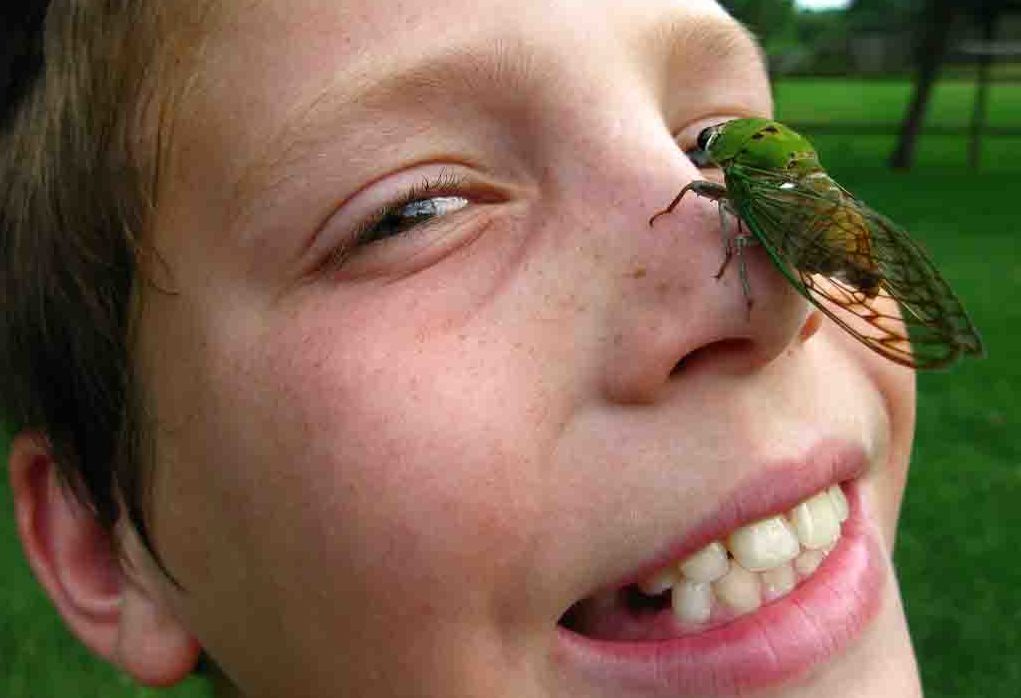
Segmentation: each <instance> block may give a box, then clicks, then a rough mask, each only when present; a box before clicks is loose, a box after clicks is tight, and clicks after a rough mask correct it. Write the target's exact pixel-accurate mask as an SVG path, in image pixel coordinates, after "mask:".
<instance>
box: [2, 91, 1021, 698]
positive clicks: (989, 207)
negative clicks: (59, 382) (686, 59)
mask: <svg viewBox="0 0 1021 698" xmlns="http://www.w3.org/2000/svg"><path fill="white" fill-rule="evenodd" d="M969 90H970V88H969V87H968V86H967V85H961V84H953V83H952V84H947V85H941V86H940V87H939V89H938V90H937V95H936V100H935V101H934V107H935V110H934V112H933V114H932V116H931V118H930V123H938V124H943V125H959V124H963V123H966V121H967V114H968V109H969V108H970V107H969V104H970V101H969V100H970V93H969ZM777 95H778V99H777V104H778V113H779V117H780V118H781V119H784V120H790V121H803V122H807V121H816V122H822V121H840V120H846V121H855V120H874V121H878V122H883V123H895V122H896V121H897V120H898V119H899V118H900V114H901V112H902V110H903V103H904V100H905V99H907V95H908V86H907V84H906V83H899V84H898V83H875V84H864V83H861V82H856V81H843V80H841V81H836V80H834V81H818V80H814V81H809V80H797V81H790V82H785V83H783V84H780V85H778V88H777ZM992 95H993V98H992V104H993V105H994V109H993V111H992V115H993V116H994V117H995V119H993V118H992V117H991V122H995V123H997V124H999V125H1004V126H1019V127H1021V86H1010V85H1001V84H997V85H994V86H993V93H992ZM813 140H814V141H815V142H816V144H817V146H818V147H819V150H820V152H821V154H822V158H823V162H824V163H825V164H826V165H827V166H828V168H829V169H830V170H831V172H832V173H833V174H834V175H835V176H836V177H837V178H838V179H839V180H840V181H841V182H843V183H845V185H846V186H848V187H849V188H851V189H852V190H853V191H855V192H856V193H858V194H859V196H861V197H862V198H863V199H864V200H866V201H868V202H870V203H871V204H872V205H873V206H874V207H875V208H876V209H878V210H880V211H882V212H884V213H886V214H887V215H889V216H890V217H892V218H893V219H894V220H896V221H898V222H900V223H901V224H903V225H904V226H905V227H907V228H908V229H909V230H911V231H912V233H913V235H914V236H915V237H916V238H918V239H919V240H921V241H922V242H923V243H924V244H925V245H926V247H928V248H929V250H930V251H931V252H932V255H933V257H934V258H935V259H936V261H937V263H938V264H939V266H940V268H941V269H942V270H943V271H944V274H945V275H946V277H947V278H948V279H949V280H950V281H951V283H952V284H953V286H954V287H955V288H956V289H957V291H958V293H959V294H960V295H961V297H962V298H963V299H964V300H965V302H966V305H967V307H968V309H969V310H970V312H971V314H972V316H973V318H974V320H975V322H976V324H977V325H978V327H979V328H980V329H981V331H982V333H983V337H984V339H985V340H986V343H987V345H988V350H989V357H988V358H987V359H985V360H983V361H969V362H966V363H964V364H962V365H960V366H958V367H957V368H955V369H954V370H953V371H951V372H946V373H937V374H932V375H927V374H926V375H921V376H920V377H919V402H918V429H917V438H916V443H915V453H914V459H913V466H912V471H911V476H910V480H909V485H908V489H907V494H906V497H905V501H904V508H903V515H902V525H901V529H900V534H899V538H898V545H897V550H896V562H897V567H898V570H899V575H900V580H901V585H902V591H903V596H904V600H905V604H906V607H907V613H908V617H909V621H910V626H911V632H912V635H913V638H914V641H915V646H916V650H917V652H918V656H919V663H920V665H921V669H922V675H923V680H924V683H925V688H926V695H927V696H928V698H957V697H964V696H969V697H970V696H983V697H984V698H999V697H1003V698H1007V697H1008V696H1013V695H1016V691H1017V686H1018V685H1021V660H1019V659H1018V658H1019V656H1021V604H1019V603H1018V599H1019V592H1018V590H1019V589H1021V564H1019V563H1018V562H1017V561H1016V560H1017V558H1016V557H1015V545H1016V543H1015V537H1016V535H1017V532H1019V531H1021V506H1019V505H1018V502H1019V501H1021V437H1019V434H1021V417H1019V415H1021V401H1019V399H1018V396H1017V394H1018V391H1019V389H1021V362H1019V361H1018V360H1017V359H1018V358H1019V357H1021V333H1019V332H1017V330H1016V328H1018V327H1021V302H1018V293H1019V291H1021V254H1019V253H1018V251H1017V248H1018V242H1017V240H1018V238H1017V231H1018V229H1019V226H1018V224H1017V222H1016V211H1017V209H1018V198H1019V196H1021V164H1019V163H1021V138H1011V139H1008V138H989V139H987V140H986V141H985V146H984V155H983V167H982V169H981V171H980V172H972V171H970V170H968V169H966V167H965V166H964V165H965V153H966V144H965V140H964V139H963V138H960V137H942V136H928V137H923V138H922V140H921V142H920V151H919V158H918V163H919V165H918V167H917V169H916V170H915V171H914V172H911V173H909V174H903V173H894V172H890V171H888V170H887V169H885V161H886V158H887V156H888V154H889V151H890V149H891V147H892V145H893V139H892V138H889V137H883V136H867V137H861V136H832V135H828V136H818V137H816V138H813ZM3 452H6V445H5V444H4V443H3V442H2V440H0V453H3ZM0 568H2V569H3V570H4V581H3V583H2V584H0V696H3V697H4V698H58V697H59V698H64V697H65V696H66V697H68V698H71V697H74V698H93V697H96V698H99V697H100V696H102V698H126V697H129V696H130V697H133V698H138V697H141V696H156V695H160V696H169V697H172V698H174V697H176V698H185V697H187V698H198V697H199V696H205V695H207V692H206V688H205V685H204V684H203V683H202V682H199V681H192V682H189V683H188V684H187V685H185V686H182V687H179V688H176V689H173V690H171V691H152V690H146V689H141V688H138V687H135V686H132V685H131V684H130V682H129V681H128V680H127V679H126V678H125V677H123V676H122V675H121V674H119V673H117V672H116V671H115V670H113V669H111V668H109V667H108V666H106V665H105V664H104V663H102V662H100V661H98V660H96V659H94V658H92V657H91V656H90V655H89V654H88V652H87V651H86V650H85V649H83V648H82V647H81V646H80V645H79V644H78V643H77V642H76V641H75V640H73V639H72V638H71V637H70V636H69V635H68V633H67V631H65V630H64V628H63V626H62V624H61V623H60V621H59V620H58V618H57V616H56V613H55V612H54V611H53V609H52V607H51V605H50V603H49V601H48V600H47V599H46V598H45V597H44V596H43V594H42V592H41V591H39V589H38V588H37V587H36V585H35V583H34V581H33V579H32V577H31V575H30V573H29V571H28V568H27V565H26V564H25V562H24V559H23V556H22V555H21V552H20V547H19V546H18V544H17V542H16V539H15V535H14V526H13V519H12V516H11V504H10V493H9V491H8V487H7V484H6V478H0Z"/></svg>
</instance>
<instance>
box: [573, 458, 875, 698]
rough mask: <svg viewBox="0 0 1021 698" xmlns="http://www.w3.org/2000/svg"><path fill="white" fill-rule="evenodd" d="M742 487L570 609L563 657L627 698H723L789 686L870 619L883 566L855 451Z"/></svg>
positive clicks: (862, 461) (785, 467)
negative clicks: (637, 696)
mask: <svg viewBox="0 0 1021 698" xmlns="http://www.w3.org/2000/svg"><path fill="white" fill-rule="evenodd" d="M809 455H810V457H809V458H806V459H805V460H803V461H801V462H798V463H785V464H780V465H779V466H778V467H776V468H771V469H769V470H767V471H766V472H765V473H764V474H763V475H760V476H758V477H756V478H755V479H754V480H753V481H751V482H747V483H744V484H743V485H742V486H740V487H738V488H737V490H735V492H734V493H733V494H732V495H731V496H730V497H728V498H727V499H726V500H725V501H724V503H723V505H722V506H721V507H720V508H719V509H718V510H717V512H716V513H715V514H714V515H712V516H710V517H709V518H708V519H707V520H706V521H704V522H703V523H702V524H701V525H699V526H697V527H696V528H695V529H694V530H693V531H692V532H691V533H690V534H689V535H687V536H685V537H683V538H682V539H681V540H680V542H678V543H676V544H674V545H670V546H668V547H667V548H666V549H665V550H664V552H663V553H662V554H660V555H657V556H655V557H654V558H653V559H652V560H650V562H649V563H647V564H645V565H642V566H640V567H639V568H638V569H637V570H635V571H634V572H633V573H632V574H629V575H627V576H626V577H625V578H623V579H621V580H618V581H616V582H614V583H612V584H610V585H606V586H602V587H600V588H599V589H597V590H596V591H594V592H593V593H592V594H590V595H588V596H586V597H585V598H583V599H581V600H579V601H577V602H576V603H574V604H572V605H571V607H570V608H569V609H568V610H567V611H566V612H565V613H564V614H563V615H562V616H561V618H560V621H559V623H558V636H559V640H560V643H559V649H560V651H561V652H562V653H563V656H564V657H565V658H567V659H569V660H570V661H571V662H572V663H574V664H576V665H577V666H580V668H581V670H582V671H583V672H584V673H587V674H590V675H593V674H594V675H595V676H596V677H597V678H598V679H599V680H600V682H603V683H605V682H610V683H616V684H618V685H619V687H620V689H621V691H622V692H624V691H627V690H641V691H643V692H646V693H648V692H651V693H652V694H653V695H660V694H661V695H670V696H678V695H725V694H728V693H732V692H746V691H749V690H754V689H761V688H766V687H771V686H775V685H777V684H779V683H783V682H785V681H789V680H792V679H794V678H796V677H797V676H799V675H801V674H803V673H805V672H807V671H808V670H809V669H811V668H812V667H814V666H817V665H818V664H820V663H821V662H823V661H825V660H827V659H828V658H829V657H831V656H833V655H835V654H837V653H838V652H840V651H841V650H842V649H844V648H845V647H846V646H847V645H848V644H849V643H850V642H851V641H852V640H853V639H854V638H855V637H857V636H858V635H860V634H861V633H862V632H863V630H864V628H865V627H866V626H867V625H868V622H869V621H870V620H871V619H872V617H874V616H875V614H876V613H877V612H878V609H879V606H880V599H881V598H882V587H883V582H884V579H885V577H884V568H883V564H882V553H881V548H880V546H879V543H878V538H877V535H876V533H875V531H874V527H873V526H872V525H871V524H870V520H869V518H868V516H867V502H866V499H865V496H864V493H863V488H862V486H861V482H860V476H861V475H862V474H863V473H864V472H865V470H866V468H867V461H866V458H865V455H864V453H863V452H862V451H861V450H860V449H855V448H848V447H846V445H834V444H829V445H823V446H821V447H819V448H816V449H814V450H813V452H812V453H811V454H809Z"/></svg>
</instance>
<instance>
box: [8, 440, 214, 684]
mask: <svg viewBox="0 0 1021 698" xmlns="http://www.w3.org/2000/svg"><path fill="white" fill-rule="evenodd" d="M9 471H10V480H11V491H12V493H13V497H14V508H15V517H16V519H17V526H18V534H19V536H20V538H21V543H22V547H23V548H24V551H25V555H26V557H27V559H28V563H29V565H30V566H31V568H32V571H33V572H34V573H35V576H36V578H37V579H38V580H39V583H40V584H41V585H42V586H43V588H44V589H45V590H46V592H47V594H48V595H49V597H50V599H51V600H52V601H53V604H54V606H56V608H57V611H58V612H59V613H60V615H61V616H62V617H63V619H64V622H65V623H66V624H67V625H68V627H69V628H70V630H71V631H72V632H73V633H74V634H75V635H76V636H77V637H78V639H79V640H81V642H82V643H84V644H85V645H86V646H87V647H88V648H89V649H91V650H92V651H93V652H95V653H96V654H98V655H100V656H101V657H104V658H105V659H107V660H108V661H111V662H113V663H115V664H117V665H118V666H119V667H120V668H121V669H123V670H124V671H126V672H127V673H129V674H130V675H131V676H132V677H133V678H135V679H136V680H137V681H139V682H140V683H143V684H148V685H153V686H168V685H171V684H174V683H177V682H178V681H180V680H181V679H183V678H184V677H185V676H187V675H188V673H189V672H190V670H191V668H192V667H193V666H194V664H195V662H196V660H197V658H198V654H199V650H200V648H199V645H198V643H197V642H196V641H195V639H194V638H192V637H191V636H190V634H188V633H187V631H186V630H185V629H184V628H183V626H181V625H180V623H179V622H178V621H177V620H176V619H175V618H174V617H173V615H172V614H171V613H170V611H169V609H167V608H166V607H165V604H164V603H163V600H162V598H161V597H160V596H159V595H158V594H157V593H156V589H155V585H154V584H153V585H148V584H146V582H145V581H143V579H142V577H141V575H137V574H128V571H127V570H126V569H125V567H124V564H123V562H122V561H121V559H120V558H119V557H118V555H117V552H116V546H115V544H114V535H115V534H114V533H113V532H111V531H108V530H106V529H105V528H104V527H103V526H101V525H100V524H99V522H98V521H97V520H96V518H95V516H94V515H93V513H92V512H91V511H90V510H89V509H88V507H86V506H85V505H83V504H82V503H81V502H79V501H78V499H77V498H76V497H75V496H74V494H73V493H71V492H69V491H68V488H67V487H66V486H65V484H64V483H63V482H62V481H61V479H60V478H59V476H58V472H57V466H56V462H55V461H54V458H53V455H52V452H51V449H50V447H49V443H48V441H47V439H46V438H45V437H43V436H42V435H40V434H37V433H31V432H22V433H21V434H18V435H17V436H16V437H15V438H14V440H13V442H12V444H11V452H10V459H9Z"/></svg>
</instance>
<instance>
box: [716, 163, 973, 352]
mask: <svg viewBox="0 0 1021 698" xmlns="http://www.w3.org/2000/svg"><path fill="white" fill-rule="evenodd" d="M729 174H730V175H731V176H732V177H734V180H733V182H730V181H728V185H731V184H732V185H733V186H728V189H732V190H733V191H732V194H733V199H734V201H733V204H734V205H735V207H736V208H737V211H738V214H739V215H740V217H741V219H742V220H743V221H744V223H745V224H747V226H748V227H749V228H750V229H751V230H752V232H753V233H754V234H755V236H756V238H758V240H759V241H760V242H761V243H762V244H763V246H764V247H765V248H766V251H767V252H768V253H769V255H770V257H772V259H773V261H774V262H775V264H776V266H777V268H778V269H779V270H780V271H781V272H782V273H783V274H784V275H785V276H786V277H787V278H788V280H790V282H791V283H792V284H793V285H794V287H795V288H796V289H797V290H798V291H799V292H801V293H802V295H804V296H805V297H806V298H808V299H809V300H810V301H811V302H812V303H814V304H815V305H816V306H817V307H818V308H819V309H820V310H822V311H823V312H824V313H825V314H826V315H827V316H829V317H830V319H832V320H833V321H834V322H836V323H837V324H838V325H840V326H841V327H843V328H844V329H845V330H846V331H847V332H848V333H849V334H851V335H852V336H854V337H855V338H856V339H858V340H859V341H860V342H862V343H863V344H865V345H866V346H868V347H869V348H871V349H873V350H874V351H876V352H878V353H879V354H881V355H883V356H885V357H886V358H888V359H890V360H892V361H894V362H896V363H898V364H902V365H905V366H910V367H912V368H938V367H941V366H945V365H947V364H950V363H952V362H953V361H954V360H955V359H956V358H957V357H958V356H960V355H961V354H962V353H967V354H980V353H981V352H982V347H981V341H980V340H979V337H978V333H977V332H976V330H975V328H974V326H973V325H972V323H971V321H970V319H969V318H968V316H967V314H966V313H965V311H964V308H963V306H962V305H961V303H960V301H959V300H958V299H957V296H956V295H955V294H954V293H953V291H952V290H951V289H950V286H949V284H947V283H946V281H945V280H944V279H943V277H942V276H941V275H940V274H939V272H938V271H937V270H936V267H935V266H934V265H933V263H932V261H931V260H930V259H929V257H928V255H927V254H926V253H925V251H924V250H923V249H922V248H921V247H920V246H919V245H918V244H917V243H916V242H915V241H913V240H912V239H911V238H910V237H909V236H908V235H907V233H906V232H905V231H904V230H903V229H901V228H899V227H898V226H896V225H895V224H894V223H892V222H891V221H889V220H888V219H887V218H885V217H883V216H882V215H880V214H878V213H876V212H875V211H873V210H872V209H870V208H869V207H868V206H866V205H865V204H864V203H862V202H861V201H859V200H858V199H856V198H854V197H853V196H852V195H851V194H850V193H848V192H846V190H844V189H842V188H840V187H839V185H837V184H836V183H835V182H834V183H833V185H834V187H836V188H837V190H839V192H841V194H840V195H839V196H838V197H836V198H835V195H834V190H832V189H830V190H828V191H823V192H822V193H821V192H820V187H818V186H812V187H809V186H806V185H805V184H804V183H803V182H802V181H799V180H797V179H793V178H791V177H789V176H787V175H785V174H783V173H776V172H770V171H764V170H750V169H749V168H742V169H740V170H738V171H737V172H732V173H729ZM820 175H821V176H824V177H825V176H826V175H825V174H824V173H820ZM829 181H830V182H832V180H829ZM898 306H899V307H900V310H899V311H898Z"/></svg>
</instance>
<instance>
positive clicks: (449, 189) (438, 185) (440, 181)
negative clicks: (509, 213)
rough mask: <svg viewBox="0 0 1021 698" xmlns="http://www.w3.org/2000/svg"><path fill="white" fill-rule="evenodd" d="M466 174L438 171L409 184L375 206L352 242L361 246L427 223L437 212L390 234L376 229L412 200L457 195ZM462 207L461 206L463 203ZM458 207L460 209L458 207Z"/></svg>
mask: <svg viewBox="0 0 1021 698" xmlns="http://www.w3.org/2000/svg"><path fill="white" fill-rule="evenodd" d="M464 184H465V178H464V177H459V176H457V175H454V174H450V173H446V172H441V173H440V174H439V175H438V176H437V177H436V178H434V179H429V178H425V179H423V180H422V181H421V182H419V183H417V184H415V185H413V186H411V187H410V188H409V189H407V190H406V191H405V192H403V193H402V194H401V195H400V196H398V197H397V198H396V199H394V200H393V201H390V202H389V203H387V204H385V205H383V206H381V207H380V208H378V209H376V211H374V212H373V213H372V214H371V215H370V216H369V217H368V219H366V221H365V222H364V223H362V224H361V225H359V226H358V229H357V230H356V231H355V235H354V246H355V247H362V246H365V245H371V244H373V243H375V242H379V241H382V240H386V239H387V238H389V237H395V236H398V235H402V234H404V233H406V232H408V231H410V230H413V229H415V228H421V227H423V226H426V225H429V224H430V223H431V222H432V221H434V220H436V218H438V217H439V216H433V217H430V218H428V219H426V220H424V221H420V222H413V223H411V224H410V225H408V226H407V227H404V228H402V229H400V230H398V231H396V232H394V233H392V234H389V235H387V234H383V235H381V234H380V233H379V226H380V225H381V224H382V223H383V222H384V221H386V220H387V219H388V218H390V217H391V216H394V217H397V216H399V215H400V213H401V212H402V211H403V210H404V209H405V208H407V207H408V206H410V205H411V204H414V203H417V202H420V201H425V200H428V199H432V198H439V197H445V196H449V197H460V198H465V197H463V196H461V194H460V192H462V191H463V189H464ZM462 208H463V207H462ZM458 210H459V209H458Z"/></svg>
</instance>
